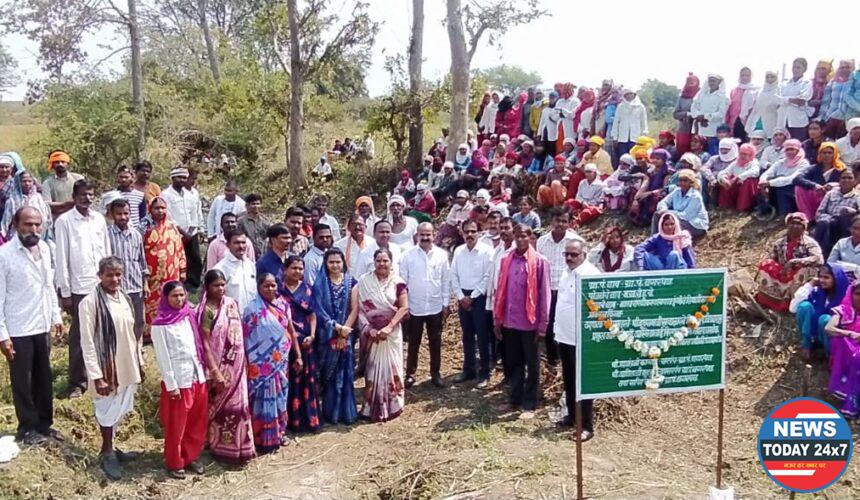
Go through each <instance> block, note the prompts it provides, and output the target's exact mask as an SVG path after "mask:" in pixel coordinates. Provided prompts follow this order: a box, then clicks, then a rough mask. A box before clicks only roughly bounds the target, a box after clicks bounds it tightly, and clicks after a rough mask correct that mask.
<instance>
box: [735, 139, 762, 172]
mask: <svg viewBox="0 0 860 500" xmlns="http://www.w3.org/2000/svg"><path fill="white" fill-rule="evenodd" d="M756 153H757V151H756V149H755V146H753V145H752V144H750V143H748V142H747V143H745V144H741V146H740V147H739V148H738V158H737V160H735V162H736V163H737V164H738V166H739V167H746V166H747V165H749V164H750V162H752V161H753V160H755V155H756ZM745 155H747V156H749V158H745V157H744V156H745Z"/></svg>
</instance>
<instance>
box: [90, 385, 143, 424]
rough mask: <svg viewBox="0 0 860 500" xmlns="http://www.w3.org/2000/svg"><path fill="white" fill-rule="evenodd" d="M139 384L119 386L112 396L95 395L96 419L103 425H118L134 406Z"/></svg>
mask: <svg viewBox="0 0 860 500" xmlns="http://www.w3.org/2000/svg"><path fill="white" fill-rule="evenodd" d="M136 392H137V384H131V385H127V386H125V387H121V388H118V389H117V390H116V392H114V393H113V394H111V395H110V396H95V398H94V399H93V405H94V406H95V407H96V420H97V421H98V423H99V425H100V426H102V427H116V425H117V424H119V423H120V422H121V421H122V419H123V417H125V416H126V415H127V414H128V412H130V411H131V410H132V409H133V408H134V393H136Z"/></svg>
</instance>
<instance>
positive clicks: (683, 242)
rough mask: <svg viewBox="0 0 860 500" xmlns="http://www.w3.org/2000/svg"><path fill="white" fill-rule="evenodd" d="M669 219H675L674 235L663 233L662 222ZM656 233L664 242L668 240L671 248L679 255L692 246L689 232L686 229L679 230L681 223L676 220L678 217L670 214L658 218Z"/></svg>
mask: <svg viewBox="0 0 860 500" xmlns="http://www.w3.org/2000/svg"><path fill="white" fill-rule="evenodd" d="M667 217H670V218H672V219H675V234H667V233H664V232H663V221H664V220H665V219H666V218H667ZM657 232H658V233H659V234H660V236H661V237H662V238H663V239H664V240H668V241H669V242H671V243H672V248H673V249H674V250H675V251H677V252H678V253H681V252H682V251H683V250H684V249H685V248H687V247H688V246H690V245H692V244H693V238H692V237H691V236H690V232H689V231H687V230H686V229H681V221H680V220H678V216H677V215H675V214H674V213H672V212H666V213H664V214H663V215H661V216H660V221H659V222H658V223H657Z"/></svg>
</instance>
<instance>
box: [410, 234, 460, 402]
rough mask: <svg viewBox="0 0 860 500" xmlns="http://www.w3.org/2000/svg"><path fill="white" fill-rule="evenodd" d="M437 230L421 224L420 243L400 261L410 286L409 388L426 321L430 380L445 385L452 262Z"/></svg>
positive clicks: (441, 385)
mask: <svg viewBox="0 0 860 500" xmlns="http://www.w3.org/2000/svg"><path fill="white" fill-rule="evenodd" d="M435 232H436V231H435V229H434V228H433V224H431V223H429V222H422V223H421V224H419V225H418V246H415V247H412V248H411V249H409V250H407V251H406V253H404V254H403V261H402V262H401V263H400V276H401V277H402V278H403V280H404V281H405V282H406V288H407V289H408V290H409V319H408V320H407V322H406V332H407V335H408V336H409V349H408V351H407V356H406V381H405V384H404V385H405V386H406V388H407V389H408V388H410V387H412V386H413V385H414V384H415V372H416V371H417V370H418V352H419V350H420V348H421V337H422V334H423V332H424V326H425V325H426V326H427V338H428V340H429V344H430V380H431V382H432V383H433V385H435V386H436V387H439V388H444V387H445V384H444V383H443V382H442V376H441V375H440V371H441V368H442V323H443V322H444V321H445V319H446V318H447V317H448V302H449V300H450V299H449V297H450V293H451V268H450V266H449V265H448V252H446V251H445V250H442V249H441V248H439V247H437V246H436V245H434V244H433V238H434V237H435V236H436V235H435Z"/></svg>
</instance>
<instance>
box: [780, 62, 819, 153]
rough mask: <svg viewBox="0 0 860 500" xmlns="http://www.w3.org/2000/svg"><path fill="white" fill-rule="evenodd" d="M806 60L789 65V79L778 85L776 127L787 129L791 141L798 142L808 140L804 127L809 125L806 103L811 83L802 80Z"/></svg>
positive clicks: (809, 96)
mask: <svg viewBox="0 0 860 500" xmlns="http://www.w3.org/2000/svg"><path fill="white" fill-rule="evenodd" d="M806 68H807V62H806V59H804V58H802V57H798V58H797V59H795V60H794V62H793V63H792V65H791V79H790V80H788V81H785V82H782V83H781V84H779V91H778V97H779V101H780V105H779V109H777V112H776V126H777V127H778V128H787V129H788V133H789V134H791V138H792V139H797V140H798V141H800V142H803V141H805V140H806V139H807V138H809V134H808V132H807V131H806V126H807V125H809V115H810V114H811V113H809V112H807V103H808V102H809V100H810V99H812V83H811V82H810V81H809V80H807V79H805V78H803V74H804V73H806Z"/></svg>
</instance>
